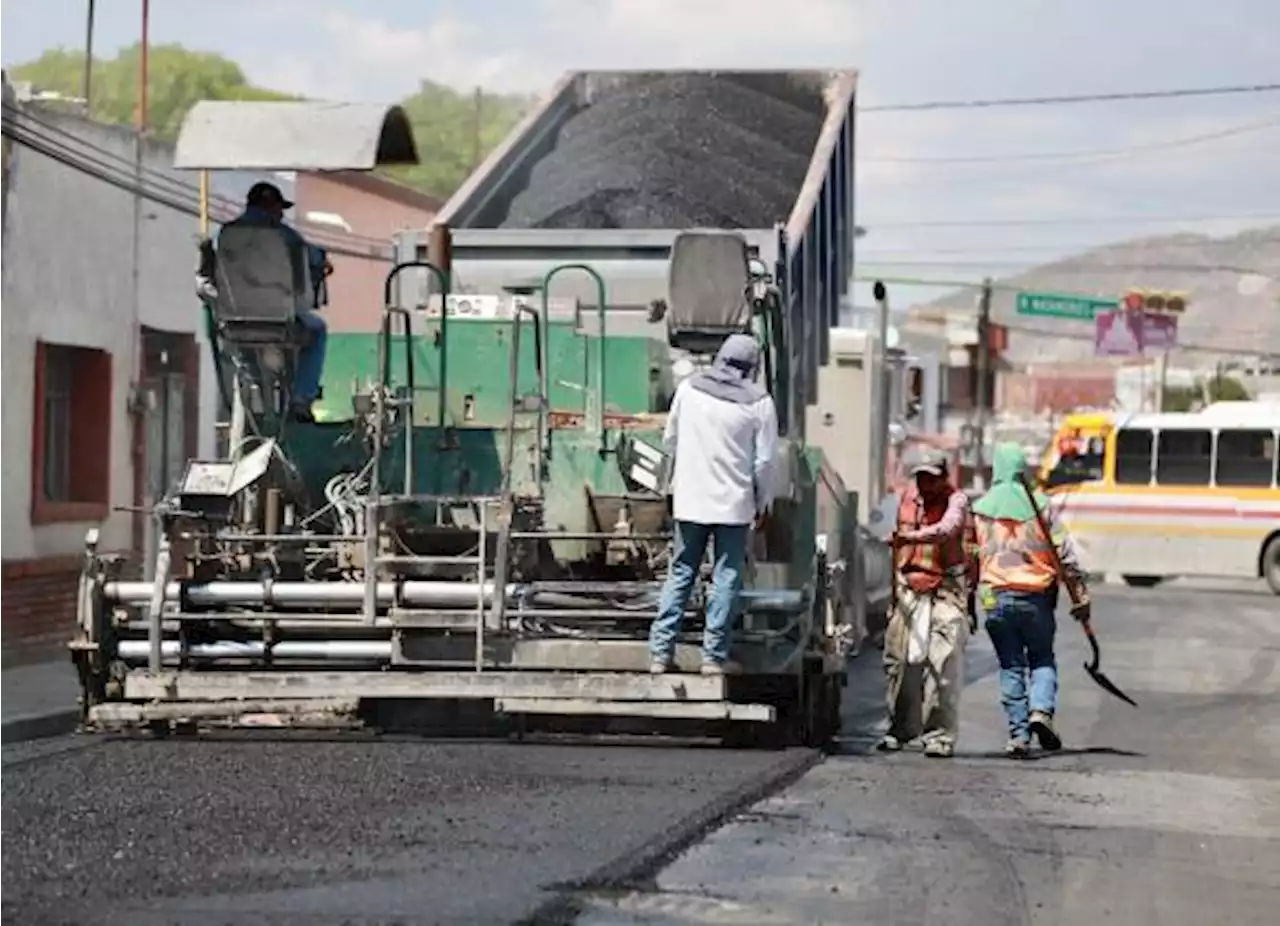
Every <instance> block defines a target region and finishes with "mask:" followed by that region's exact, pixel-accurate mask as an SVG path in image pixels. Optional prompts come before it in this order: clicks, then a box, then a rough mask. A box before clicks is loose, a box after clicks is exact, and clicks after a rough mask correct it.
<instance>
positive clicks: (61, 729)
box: [0, 708, 80, 746]
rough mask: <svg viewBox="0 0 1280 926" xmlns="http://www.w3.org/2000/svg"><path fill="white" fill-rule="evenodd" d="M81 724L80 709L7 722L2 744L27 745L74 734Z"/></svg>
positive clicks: (1, 738)
mask: <svg viewBox="0 0 1280 926" xmlns="http://www.w3.org/2000/svg"><path fill="white" fill-rule="evenodd" d="M79 723H80V711H79V709H78V708H69V709H68V710H64V711H55V712H54V713H52V714H37V715H35V716H32V717H20V718H18V719H17V720H6V721H5V722H4V727H3V735H2V736H0V743H2V744H3V745H5V746H9V745H11V744H13V743H25V742H27V741H29V740H42V739H49V738H51V737H54V736H62V735H64V734H66V733H73V732H74V731H75V729H76V726H77V725H79Z"/></svg>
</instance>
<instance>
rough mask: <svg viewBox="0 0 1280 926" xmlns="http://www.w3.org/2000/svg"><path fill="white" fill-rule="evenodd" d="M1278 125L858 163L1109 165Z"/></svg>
mask: <svg viewBox="0 0 1280 926" xmlns="http://www.w3.org/2000/svg"><path fill="white" fill-rule="evenodd" d="M1278 125H1280V116H1271V117H1269V118H1267V119H1265V120H1263V121H1261V122H1249V123H1245V124H1243V125H1236V126H1232V127H1230V128H1226V129H1220V130H1218V131H1216V132H1204V133H1202V134H1200V135H1184V136H1182V137H1181V138H1170V139H1168V140H1167V141H1162V142H1153V143H1150V144H1144V145H1129V146H1127V147H1124V148H1110V149H1101V150H1094V151H1057V152H1043V153H1039V152H1032V153H1027V154H996V155H972V156H970V155H965V156H958V157H949V156H948V157H919V158H913V157H901V158H898V157H887V158H875V157H862V158H858V161H859V162H860V163H863V164H1004V163H1011V162H1015V161H1070V160H1084V161H1086V162H1089V161H1110V160H1113V159H1116V158H1124V157H1129V156H1130V155H1134V154H1143V153H1148V152H1153V151H1160V152H1164V151H1170V150H1176V149H1180V148H1182V147H1185V146H1186V145H1197V144H1203V143H1205V142H1211V141H1218V140H1220V139H1223V138H1232V137H1235V136H1237V135H1244V134H1247V133H1249V132H1259V131H1262V130H1264V129H1269V128H1274V127H1276V126H1278Z"/></svg>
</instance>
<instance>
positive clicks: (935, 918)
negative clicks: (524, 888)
mask: <svg viewBox="0 0 1280 926" xmlns="http://www.w3.org/2000/svg"><path fill="white" fill-rule="evenodd" d="M1096 601H1097V603H1096V606H1095V608H1096V610H1095V613H1096V614H1097V617H1096V623H1097V625H1098V630H1099V633H1100V635H1102V637H1103V669H1104V670H1105V671H1107V673H1108V674H1109V675H1110V676H1111V678H1112V679H1113V680H1114V681H1116V682H1117V683H1119V684H1120V686H1121V687H1122V688H1124V689H1126V690H1127V691H1128V693H1129V694H1131V695H1132V696H1133V697H1134V698H1135V699H1136V700H1137V701H1138V703H1139V705H1140V709H1138V710H1134V709H1133V708H1131V707H1129V706H1128V705H1125V704H1123V703H1121V702H1119V701H1117V700H1115V699H1113V698H1110V697H1109V696H1107V695H1105V694H1103V693H1102V692H1101V691H1100V690H1099V689H1098V688H1096V687H1094V685H1093V684H1092V682H1090V681H1089V679H1088V677H1087V676H1086V675H1085V673H1084V672H1083V670H1082V669H1081V668H1080V664H1081V662H1082V661H1083V657H1084V647H1083V646H1082V645H1081V640H1080V639H1079V637H1080V635H1079V634H1078V632H1077V631H1076V630H1075V628H1074V627H1073V626H1062V627H1061V632H1060V634H1059V640H1060V641H1061V643H1060V650H1061V652H1060V665H1061V667H1062V679H1063V688H1062V704H1061V713H1060V728H1059V729H1060V732H1061V733H1062V734H1063V736H1064V740H1065V742H1066V748H1065V749H1064V750H1063V751H1062V752H1061V753H1059V754H1057V755H1052V756H1046V757H1042V758H1039V759H1037V760H1033V761H1029V762H1014V761H1011V760H1009V759H1006V758H1004V756H1003V755H1002V753H1001V749H1002V746H1003V743H1004V729H1003V718H1002V714H1001V713H1000V710H999V705H998V688H997V680H996V677H995V669H996V666H995V661H994V657H993V655H992V653H991V649H990V646H989V644H987V642H986V640H985V639H979V640H978V641H976V643H975V644H973V645H971V646H970V649H969V665H968V676H969V679H970V685H969V686H968V688H967V689H966V691H965V694H964V704H963V708H962V710H963V723H962V729H961V742H960V747H959V750H958V755H957V758H956V759H954V760H952V761H949V762H948V761H945V760H933V759H927V758H925V757H924V756H923V755H921V754H920V753H919V752H916V753H914V754H912V753H901V754H897V755H893V756H887V757H884V756H880V755H878V754H875V753H873V752H870V751H869V747H870V744H871V740H870V739H869V738H867V739H862V740H859V741H855V742H852V743H850V744H848V747H847V749H846V754H845V755H843V756H839V757H835V758H832V759H830V760H828V761H827V762H825V763H823V764H822V765H820V766H818V767H816V768H815V769H814V770H812V771H811V772H809V773H808V774H807V775H806V776H805V777H803V778H802V779H800V780H799V781H798V782H797V783H796V784H795V785H793V786H791V787H789V788H787V789H785V790H784V791H782V792H781V793H780V794H778V795H776V796H774V797H772V798H770V799H767V800H765V801H763V802H761V803H759V804H757V805H756V806H755V807H753V808H752V809H751V810H750V811H749V812H748V813H745V814H743V815H741V816H739V817H738V818H737V819H735V820H733V821H732V822H730V823H729V824H728V825H726V826H724V827H723V828H721V829H719V830H718V831H716V832H714V833H713V834H711V835H710V837H709V838H707V839H706V840H705V841H703V842H702V843H701V844H699V845H697V846H695V847H694V848H692V849H690V850H689V851H688V852H686V853H684V854H683V855H682V856H680V857H679V858H678V859H676V861H675V862H674V863H672V864H671V865H669V866H668V867H666V868H665V869H664V870H662V871H661V872H660V873H659V874H658V875H657V877H656V878H653V879H650V882H649V883H648V884H647V885H646V886H645V889H642V890H624V891H614V892H600V893H596V894H588V895H586V896H585V897H583V898H581V899H580V906H581V907H582V909H583V910H584V912H583V914H582V915H581V916H580V917H579V918H578V919H577V923H578V924H579V926H623V924H628V926H630V924H640V923H644V924H667V926H684V924H694V923H699V924H704V923H717V924H736V923H742V924H748V923H749V924H753V926H765V924H771V923H778V924H783V923H826V924H841V926H855V924H862V923H866V924H876V926H899V924H900V926H921V924H933V923H937V924H940V926H941V924H946V926H1006V924H1007V926H1014V924H1017V926H1024V924H1034V926H1100V924H1107V923H1114V924H1117V926H1146V924H1152V926H1155V924H1160V926H1184V924H1185V926H1206V924H1210V923H1212V924H1214V926H1255V924H1256V926H1263V924H1273V923H1276V922H1277V921H1280V914H1277V912H1276V911H1277V910H1280V673H1278V672H1277V668H1276V663H1277V659H1280V604H1277V602H1276V599H1275V598H1273V597H1270V596H1267V595H1264V594H1261V593H1258V592H1241V591H1234V590H1227V589H1224V588H1222V587H1219V588H1218V589H1217V590H1215V591H1204V590H1202V591H1190V590H1187V588H1186V587H1179V585H1171V586H1168V587H1165V588H1160V589H1154V590H1136V589H1135V590H1111V589H1106V590H1099V592H1098V594H1097V595H1096Z"/></svg>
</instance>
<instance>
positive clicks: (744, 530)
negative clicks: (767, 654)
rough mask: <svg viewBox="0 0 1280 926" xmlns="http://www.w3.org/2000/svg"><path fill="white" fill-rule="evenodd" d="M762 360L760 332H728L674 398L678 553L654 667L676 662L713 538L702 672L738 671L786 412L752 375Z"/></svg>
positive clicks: (654, 639) (656, 635)
mask: <svg viewBox="0 0 1280 926" xmlns="http://www.w3.org/2000/svg"><path fill="white" fill-rule="evenodd" d="M759 365H760V346H759V345H758V344H757V343H756V340H755V338H753V337H751V336H750V335H747V334H733V335H730V336H729V337H728V339H726V340H725V342H724V344H722V345H721V347H720V350H719V352H718V353H717V354H716V358H715V361H714V363H713V364H712V366H711V369H710V370H708V371H707V372H705V373H700V374H698V375H696V376H691V377H690V378H688V379H686V380H684V381H683V382H681V383H680V385H679V387H677V389H676V394H675V396H674V398H673V399H672V401H671V410H670V411H669V412H668V414H667V426H666V433H665V434H664V435H663V444H664V449H665V450H666V453H667V457H668V458H669V459H672V460H674V475H673V478H672V488H673V491H674V498H673V500H672V513H673V516H674V518H675V535H676V536H675V555H674V556H673V557H672V560H671V569H670V571H669V572H668V573H667V581H666V584H665V586H664V587H663V589H662V596H661V598H660V600H659V603H658V617H657V619H656V620H655V621H654V622H653V626H652V628H651V629H650V631H649V654H650V659H651V662H650V671H651V672H653V673H654V674H661V673H663V672H666V671H667V668H668V666H669V665H670V664H671V661H672V658H673V656H674V650H675V644H676V637H677V635H678V634H679V633H680V624H681V621H682V618H683V617H684V609H685V605H686V604H688V601H689V595H690V593H691V592H692V591H693V584H694V581H695V580H696V579H697V577H698V567H699V566H700V565H701V563H702V555H703V553H704V552H705V551H706V548H707V541H708V540H712V541H714V543H715V567H714V570H713V572H712V580H711V581H712V586H713V590H712V594H711V598H710V601H709V602H708V604H707V615H706V629H705V631H704V634H703V644H702V673H703V674H704V675H722V674H724V673H725V672H726V671H728V670H729V669H730V666H729V635H730V630H731V628H730V622H731V621H732V618H733V614H734V611H735V606H736V604H737V597H738V592H739V591H740V590H741V589H742V569H743V563H744V561H745V559H746V553H747V534H748V531H749V530H750V529H751V526H752V524H753V523H755V524H759V523H760V522H761V520H762V519H763V518H764V516H765V513H766V512H767V511H768V510H769V507H770V506H771V505H772V504H773V495H774V489H775V486H774V461H775V459H776V457H777V446H778V413H777V410H776V409H775V408H774V404H773V398H772V397H771V396H770V395H769V393H768V392H766V391H765V390H764V389H763V388H761V387H760V386H758V385H757V384H756V383H755V382H754V379H755V374H756V370H757V368H758V367H759Z"/></svg>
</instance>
